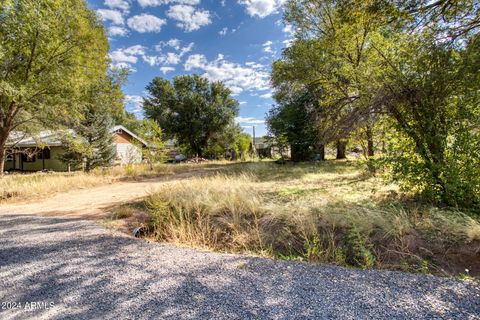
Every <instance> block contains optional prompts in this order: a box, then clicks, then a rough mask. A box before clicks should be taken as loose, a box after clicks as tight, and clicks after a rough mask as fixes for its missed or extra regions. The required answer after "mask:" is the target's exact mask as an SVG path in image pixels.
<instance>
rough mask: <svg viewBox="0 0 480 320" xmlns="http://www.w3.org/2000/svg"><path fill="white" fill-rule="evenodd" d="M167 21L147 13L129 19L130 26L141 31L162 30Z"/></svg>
mask: <svg viewBox="0 0 480 320" xmlns="http://www.w3.org/2000/svg"><path fill="white" fill-rule="evenodd" d="M166 23H167V21H166V20H165V19H160V18H158V17H156V16H152V15H150V14H145V13H144V14H141V15H136V16H133V17H131V18H129V19H128V21H127V24H128V26H129V27H130V28H132V29H133V30H135V31H137V32H140V33H145V32H160V30H161V29H162V26H163V25H165V24H166Z"/></svg>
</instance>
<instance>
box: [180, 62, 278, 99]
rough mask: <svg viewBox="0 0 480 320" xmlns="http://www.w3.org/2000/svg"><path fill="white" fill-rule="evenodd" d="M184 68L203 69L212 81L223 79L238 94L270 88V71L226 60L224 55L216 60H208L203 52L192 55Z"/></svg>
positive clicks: (189, 69)
mask: <svg viewBox="0 0 480 320" xmlns="http://www.w3.org/2000/svg"><path fill="white" fill-rule="evenodd" d="M184 68H185V70H186V71H192V70H202V71H204V74H203V76H205V77H207V78H208V79H210V80H212V81H223V82H224V83H225V84H226V85H227V86H228V87H229V88H230V89H231V90H232V92H233V93H236V94H238V93H240V92H242V91H245V90H250V91H253V90H255V91H257V90H260V91H262V90H268V89H269V88H270V87H269V74H268V72H265V71H261V70H256V69H254V68H251V67H248V66H242V65H240V64H237V63H233V62H229V61H226V60H224V58H223V56H222V55H219V56H218V58H217V59H215V60H214V61H208V60H207V58H206V57H205V56H204V55H202V54H194V55H191V56H189V57H188V59H187V61H186V62H185V65H184Z"/></svg>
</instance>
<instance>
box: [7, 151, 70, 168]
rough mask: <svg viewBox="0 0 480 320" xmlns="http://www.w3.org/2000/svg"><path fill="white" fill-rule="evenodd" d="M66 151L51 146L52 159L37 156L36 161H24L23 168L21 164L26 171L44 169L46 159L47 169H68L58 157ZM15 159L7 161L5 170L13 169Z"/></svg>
mask: <svg viewBox="0 0 480 320" xmlns="http://www.w3.org/2000/svg"><path fill="white" fill-rule="evenodd" d="M63 152H64V149H63V148H62V147H50V159H45V160H42V159H38V157H36V159H35V161H34V162H25V161H23V169H22V166H20V169H21V170H24V171H41V170H43V161H45V169H47V170H53V171H67V170H68V166H67V165H66V164H65V163H63V162H62V161H60V160H59V159H58V157H59V156H60V155H61V154H62V153H63ZM13 165H14V163H13V161H6V162H5V170H12V169H13Z"/></svg>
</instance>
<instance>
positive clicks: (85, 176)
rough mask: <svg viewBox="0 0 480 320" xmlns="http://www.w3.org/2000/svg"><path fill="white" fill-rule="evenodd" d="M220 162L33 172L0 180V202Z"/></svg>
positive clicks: (188, 169)
mask: <svg viewBox="0 0 480 320" xmlns="http://www.w3.org/2000/svg"><path fill="white" fill-rule="evenodd" d="M222 164H223V162H208V163H201V164H175V165H173V164H158V165H155V166H154V167H153V169H151V168H150V167H149V166H147V165H145V164H137V165H127V166H117V167H112V168H105V169H100V168H99V169H96V170H93V171H92V172H90V173H85V172H71V173H67V172H49V173H44V172H37V173H29V174H10V175H5V176H3V177H0V203H5V202H17V201H22V200H25V199H29V200H33V199H38V198H42V197H46V196H49V195H52V194H54V193H56V192H64V191H70V190H75V189H84V188H91V187H95V186H100V185H105V184H109V183H113V182H116V181H121V180H141V179H148V178H154V177H159V176H164V175H172V174H176V173H182V172H190V171H195V170H200V169H201V170H210V169H212V170H214V169H215V168H217V167H219V166H221V165H222Z"/></svg>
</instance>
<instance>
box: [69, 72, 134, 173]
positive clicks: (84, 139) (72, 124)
mask: <svg viewBox="0 0 480 320" xmlns="http://www.w3.org/2000/svg"><path fill="white" fill-rule="evenodd" d="M124 80H125V78H124V76H123V74H122V72H117V71H110V72H109V73H108V74H107V75H105V76H103V77H102V78H99V79H97V81H96V82H92V83H90V85H89V86H88V87H86V88H84V91H83V93H82V95H81V96H80V98H79V101H78V104H79V106H82V110H81V112H79V113H78V116H77V117H76V118H74V119H68V120H67V121H66V120H65V119H63V120H60V121H63V123H64V125H65V126H66V127H68V128H70V129H72V130H73V132H72V134H71V135H67V136H66V137H65V145H66V150H67V151H66V152H65V154H64V155H63V156H62V157H61V158H62V160H63V161H65V162H67V163H69V164H71V165H73V166H74V167H79V166H80V165H83V166H84V169H85V170H86V171H87V172H88V171H90V170H92V169H94V168H96V167H101V166H110V165H112V164H113V161H114V160H115V156H116V149H115V146H114V141H113V136H112V132H111V130H112V128H113V126H114V125H115V122H114V121H115V120H114V119H115V117H118V116H119V115H122V114H123V112H124V106H123V94H122V91H121V84H122V83H123V81H124Z"/></svg>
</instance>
